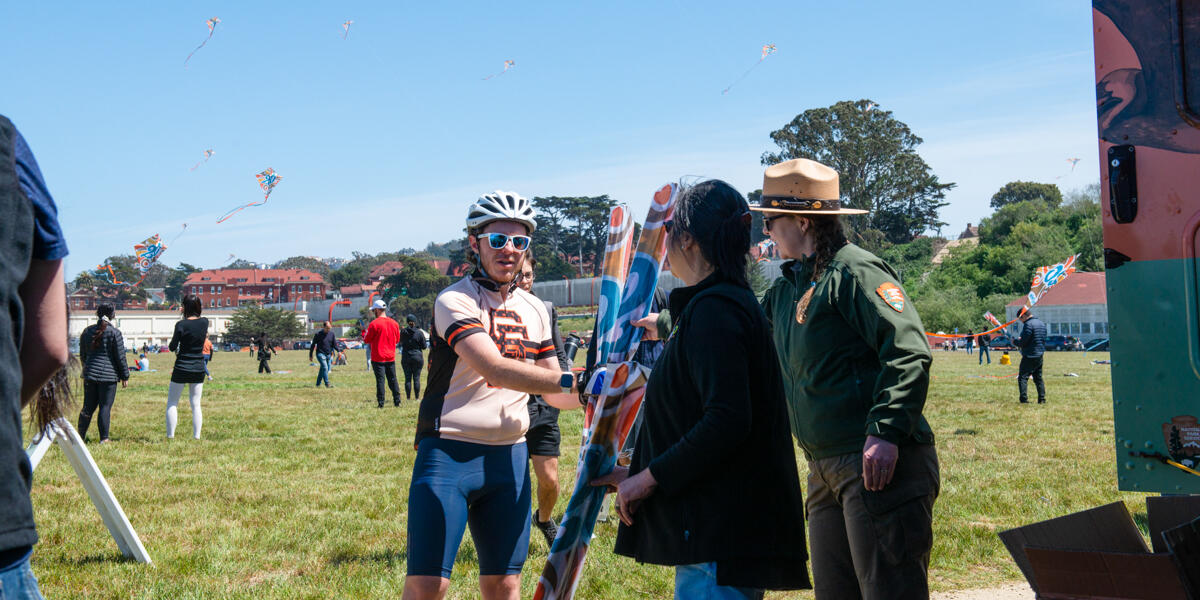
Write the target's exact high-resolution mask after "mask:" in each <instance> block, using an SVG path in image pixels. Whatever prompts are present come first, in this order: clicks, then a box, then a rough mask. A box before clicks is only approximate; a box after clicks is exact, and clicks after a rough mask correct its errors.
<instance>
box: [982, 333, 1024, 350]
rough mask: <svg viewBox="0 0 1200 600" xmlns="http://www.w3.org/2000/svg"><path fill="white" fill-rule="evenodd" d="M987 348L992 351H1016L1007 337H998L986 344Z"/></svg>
mask: <svg viewBox="0 0 1200 600" xmlns="http://www.w3.org/2000/svg"><path fill="white" fill-rule="evenodd" d="M988 348H989V349H992V350H1016V349H1017V347H1016V345H1014V344H1013V342H1012V339H1011V338H1009V337H1008V336H1007V335H998V336H996V337H994V338H992V341H991V342H988Z"/></svg>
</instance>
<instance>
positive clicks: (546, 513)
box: [517, 250, 571, 548]
mask: <svg viewBox="0 0 1200 600" xmlns="http://www.w3.org/2000/svg"><path fill="white" fill-rule="evenodd" d="M535 267H537V260H535V259H534V257H533V251H532V250H528V251H526V252H525V264H524V265H522V266H521V274H520V275H519V276H518V277H517V281H518V286H519V287H520V288H521V289H522V290H525V291H526V292H529V293H530V294H533V270H534V268H535ZM543 304H545V305H546V311H547V312H549V313H550V334H551V339H553V340H554V357H555V358H556V359H557V360H558V367H559V369H561V370H562V371H563V372H567V371H570V370H571V365H569V364H567V355H566V353H565V352H563V344H562V333H561V332H559V330H558V311H557V310H555V308H554V304H553V303H551V302H549V301H543ZM528 407H529V430H528V431H526V432H525V445H526V446H527V447H528V448H529V459H530V461H531V462H532V463H533V476H534V478H535V479H537V500H538V504H537V508H536V509H535V511H534V514H533V525H534V527H537V529H538V531H540V532H542V537H544V538H546V547H547V548H549V547H550V546H552V545H553V544H554V537H555V536H557V535H558V526H557V525H555V523H554V505H555V504H556V503H558V456H559V454H561V451H560V450H559V445H560V442H561V440H562V433H561V432H560V431H559V429H558V409H557V408H554V407H553V406H550V405H549V404H547V403H546V401H545V400H544V399H543V398H542V397H541V396H540V395H538V394H530V395H529V403H528Z"/></svg>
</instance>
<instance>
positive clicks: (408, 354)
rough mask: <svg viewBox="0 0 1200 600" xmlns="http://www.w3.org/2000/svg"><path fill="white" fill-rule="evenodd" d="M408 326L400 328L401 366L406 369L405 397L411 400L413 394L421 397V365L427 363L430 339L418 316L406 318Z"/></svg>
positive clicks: (418, 397)
mask: <svg viewBox="0 0 1200 600" xmlns="http://www.w3.org/2000/svg"><path fill="white" fill-rule="evenodd" d="M405 321H406V324H407V327H405V328H404V329H402V330H400V347H401V354H400V368H401V369H403V370H404V397H405V398H406V399H409V400H411V399H412V397H413V394H416V396H417V399H418V400H420V399H421V367H422V366H423V365H424V364H425V348H428V347H429V340H428V339H427V338H426V337H425V332H424V331H422V330H421V328H420V327H417V316H416V315H412V314H410V315H408V316H407V317H406V318H405Z"/></svg>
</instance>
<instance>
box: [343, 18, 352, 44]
mask: <svg viewBox="0 0 1200 600" xmlns="http://www.w3.org/2000/svg"><path fill="white" fill-rule="evenodd" d="M353 24H354V21H346V22H345V23H342V29H344V30H345V32H344V33H342V39H343V40H344V39H346V36H348V35H350V26H351V25H353Z"/></svg>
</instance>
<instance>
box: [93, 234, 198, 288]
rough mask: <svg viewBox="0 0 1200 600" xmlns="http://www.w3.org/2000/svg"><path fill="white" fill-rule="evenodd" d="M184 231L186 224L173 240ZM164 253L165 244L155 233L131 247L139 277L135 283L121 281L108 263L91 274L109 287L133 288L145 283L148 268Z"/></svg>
mask: <svg viewBox="0 0 1200 600" xmlns="http://www.w3.org/2000/svg"><path fill="white" fill-rule="evenodd" d="M184 231H187V223H184V224H183V231H180V232H179V234H178V235H176V236H175V239H179V236H180V235H183V232H184ZM173 242H174V240H172V243H173ZM166 251H167V244H166V243H164V242H163V241H162V237H160V236H159V235H158V234H157V233H156V234H154V235H152V236H150V237H148V238H146V240H145V241H143V242H142V243H140V244H135V245H134V246H133V253H134V257H135V258H136V260H137V269H138V275H139V278H138V280H137V281H121V279H120V278H119V277H118V276H117V273H116V271H115V270H114V269H113V266H112V265H111V264H109V263H104V264H101V265H96V268H95V269H94V272H93V274H94V275H95V276H96V277H98V278H100V279H103V280H105V281H107V282H108V283H109V284H111V285H120V286H126V287H134V286H136V285H138V284H140V283H142V282H143V281H145V279H146V276H147V275H149V274H150V268H151V267H153V266H154V264H155V263H157V262H158V259H160V258H162V255H163V253H164V252H166Z"/></svg>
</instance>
